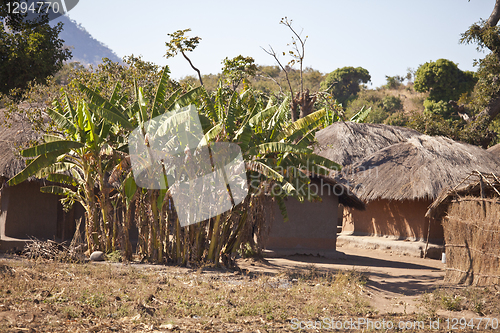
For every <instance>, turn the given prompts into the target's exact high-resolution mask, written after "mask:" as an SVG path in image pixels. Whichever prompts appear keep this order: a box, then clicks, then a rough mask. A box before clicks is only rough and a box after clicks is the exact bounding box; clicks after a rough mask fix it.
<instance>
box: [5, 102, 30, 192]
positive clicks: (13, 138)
mask: <svg viewBox="0 0 500 333" xmlns="http://www.w3.org/2000/svg"><path fill="white" fill-rule="evenodd" d="M4 111H5V109H0V184H1V183H2V182H3V181H5V180H8V179H10V178H12V177H14V176H15V175H16V174H17V173H18V172H20V171H21V170H23V169H24V167H25V166H26V163H25V161H24V160H23V159H22V158H21V157H20V156H19V154H18V150H19V148H20V147H21V146H23V145H24V144H26V143H27V142H28V141H30V140H34V139H36V138H37V135H36V133H35V132H33V131H32V129H31V124H29V123H28V122H27V121H22V120H20V118H21V117H16V116H15V117H16V118H18V119H14V120H13V121H10V120H9V123H10V127H9V126H8V125H6V124H5V123H4V119H5V118H4Z"/></svg>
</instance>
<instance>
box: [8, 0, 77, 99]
mask: <svg viewBox="0 0 500 333" xmlns="http://www.w3.org/2000/svg"><path fill="white" fill-rule="evenodd" d="M0 21H3V23H0V41H1V42H0V93H4V94H7V93H9V91H10V90H11V89H15V88H17V89H19V90H20V91H23V90H24V89H25V88H26V87H27V85H28V82H30V81H33V80H36V81H38V82H42V81H43V80H44V79H45V78H46V77H47V76H49V75H53V74H55V73H56V72H57V71H58V70H59V69H61V67H62V65H63V62H64V61H65V60H68V59H70V58H71V52H70V51H69V50H68V49H65V48H63V42H64V41H63V40H61V39H59V34H60V32H61V31H62V29H63V25H62V23H58V24H57V25H56V26H54V27H51V26H50V25H49V23H48V17H40V18H39V20H37V21H36V22H30V21H26V20H22V19H16V17H9V16H8V15H7V12H6V7H5V4H4V3H1V4H0ZM18 96H20V94H19V95H18Z"/></svg>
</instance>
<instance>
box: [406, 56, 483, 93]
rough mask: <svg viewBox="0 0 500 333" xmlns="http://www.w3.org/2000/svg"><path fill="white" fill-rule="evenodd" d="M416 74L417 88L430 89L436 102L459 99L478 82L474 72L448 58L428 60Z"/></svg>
mask: <svg viewBox="0 0 500 333" xmlns="http://www.w3.org/2000/svg"><path fill="white" fill-rule="evenodd" d="M415 76H416V77H415V90H416V91H418V92H427V91H428V92H429V99H430V100H433V101H436V102H437V101H446V102H448V101H449V100H458V99H459V98H460V96H461V95H462V94H463V93H466V92H469V91H471V90H472V89H473V88H474V84H475V83H476V80H475V78H474V73H473V72H470V71H465V72H464V71H462V70H461V69H460V68H458V66H457V64H455V63H454V62H453V61H450V60H447V59H438V60H437V61H430V62H426V63H425V64H423V65H421V66H420V67H419V68H418V69H417V72H416V75H415Z"/></svg>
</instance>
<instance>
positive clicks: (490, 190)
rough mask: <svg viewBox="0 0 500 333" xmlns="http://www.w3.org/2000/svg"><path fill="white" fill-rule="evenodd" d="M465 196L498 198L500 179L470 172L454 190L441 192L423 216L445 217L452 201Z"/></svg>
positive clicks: (492, 175) (491, 174) (495, 176)
mask: <svg viewBox="0 0 500 333" xmlns="http://www.w3.org/2000/svg"><path fill="white" fill-rule="evenodd" d="M465 196H474V197H478V198H481V197H483V198H491V197H496V198H500V177H498V176H497V175H496V174H494V173H482V172H478V171H473V172H471V173H470V174H469V175H468V176H467V177H465V179H463V180H462V181H461V182H460V183H458V184H457V185H456V186H455V187H454V188H452V189H449V190H445V191H443V192H441V194H440V195H439V196H438V197H437V199H436V200H434V202H433V203H432V204H431V205H430V206H429V209H428V210H427V213H426V214H425V216H427V217H432V218H435V219H439V218H441V217H443V216H444V215H445V213H446V211H447V208H448V205H449V204H450V203H451V202H452V201H453V200H457V199H458V200H460V198H461V197H465Z"/></svg>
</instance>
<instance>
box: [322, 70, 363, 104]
mask: <svg viewBox="0 0 500 333" xmlns="http://www.w3.org/2000/svg"><path fill="white" fill-rule="evenodd" d="M370 80H371V76H370V73H369V72H368V70H366V69H364V68H363V67H356V68H354V67H350V66H349V67H342V68H338V69H336V70H334V71H333V72H331V73H330V74H328V75H327V76H326V77H325V79H324V80H323V82H321V88H322V89H323V90H327V91H329V92H331V93H332V95H333V96H334V97H335V98H336V99H337V100H338V101H339V102H340V103H345V102H346V101H347V100H349V98H351V97H353V96H356V94H357V93H358V92H359V91H360V89H361V88H360V85H361V84H362V83H368V82H369V81H370Z"/></svg>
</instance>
